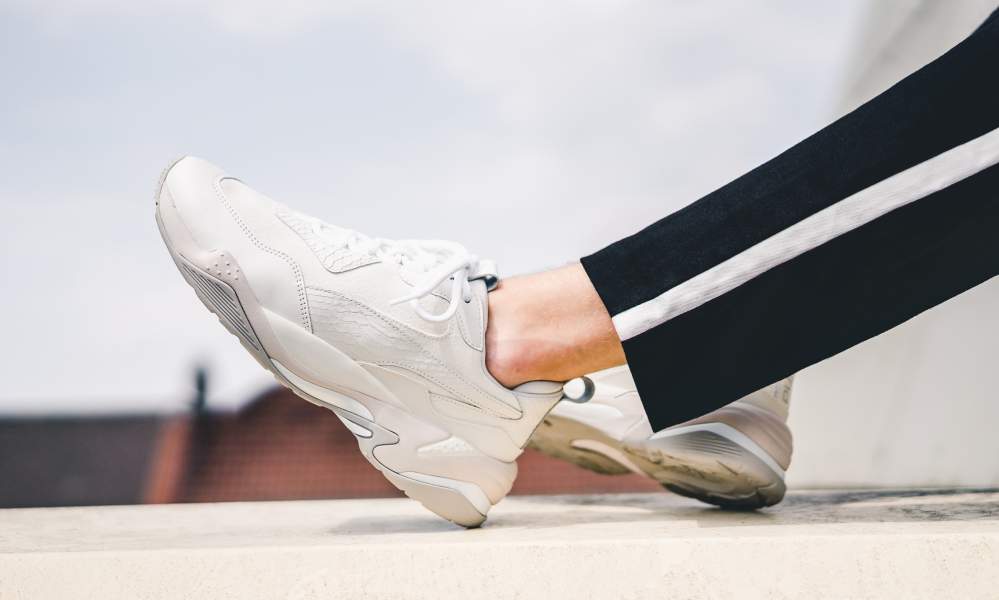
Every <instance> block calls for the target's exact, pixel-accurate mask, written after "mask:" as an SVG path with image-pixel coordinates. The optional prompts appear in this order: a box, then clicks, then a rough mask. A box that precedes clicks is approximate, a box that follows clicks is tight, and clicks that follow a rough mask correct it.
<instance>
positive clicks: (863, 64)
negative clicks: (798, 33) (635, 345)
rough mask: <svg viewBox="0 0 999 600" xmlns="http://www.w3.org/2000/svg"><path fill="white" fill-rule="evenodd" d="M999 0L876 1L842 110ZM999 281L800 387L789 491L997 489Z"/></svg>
mask: <svg viewBox="0 0 999 600" xmlns="http://www.w3.org/2000/svg"><path fill="white" fill-rule="evenodd" d="M997 7H999V2H997V1H996V0H949V1H948V2H939V1H936V0H875V1H872V2H871V3H870V6H869V14H868V15H867V17H866V18H865V19H864V26H863V28H862V29H863V31H862V33H861V34H860V36H859V39H858V43H857V44H856V45H855V50H854V56H853V59H852V61H851V62H852V66H851V68H850V69H849V70H850V72H849V74H848V75H847V77H846V78H845V80H844V85H843V96H842V100H841V105H840V110H841V111H842V112H845V111H847V110H851V109H852V108H854V107H856V106H858V105H860V104H862V103H863V102H865V101H867V100H868V99H870V98H871V97H873V96H874V95H876V94H878V93H879V92H881V91H882V90H884V89H886V88H887V87H889V86H891V85H892V84H893V83H895V82H896V81H898V80H899V79H901V78H902V77H904V76H905V75H907V74H909V73H911V72H912V71H915V70H916V69H918V68H919V67H921V66H922V65H924V64H926V63H927V62H929V61H931V60H933V59H934V58H936V57H937V56H939V55H940V54H943V53H944V52H945V51H946V50H948V49H949V48H950V47H951V46H953V45H954V44H956V43H957V42H959V41H960V40H961V39H963V38H964V37H965V36H967V35H968V34H970V33H971V32H972V31H973V30H974V29H975V28H976V27H977V26H978V25H979V24H980V23H981V22H982V21H983V20H985V18H986V17H987V16H988V15H989V13H991V12H992V11H993V10H996V8H997ZM997 306H999V279H993V280H991V281H989V282H987V283H985V284H983V285H980V286H978V287H977V288H974V289H972V290H970V291H968V292H966V293H964V294H962V295H960V296H958V297H957V298H954V299H952V300H950V301H948V302H946V303H944V304H942V305H940V306H938V307H936V308H934V309H932V310H929V311H927V312H926V313H923V314H922V315H920V316H919V317H917V318H915V319H913V320H911V321H909V322H907V323H905V324H903V325H901V326H899V327H897V328H895V329H893V330H891V331H889V332H888V333H886V334H884V335H882V336H879V337H877V338H875V339H873V340H869V341H868V342H865V343H864V344H861V345H859V346H857V347H855V348H852V349H850V350H847V351H846V352H843V353H842V354H840V355H838V356H835V357H833V358H831V359H829V360H827V361H824V362H822V363H820V364H818V365H815V366H813V367H811V368H809V369H806V370H804V371H803V372H802V373H800V374H799V376H798V377H797V378H796V379H795V390H794V393H793V396H792V402H791V419H790V425H791V430H792V431H793V432H794V436H795V446H796V447H795V457H794V461H793V463H792V466H791V469H790V471H789V472H788V484H789V485H791V486H798V487H827V486H847V487H853V486H885V487H897V486H941V485H950V486H969V485H970V486H996V485H999V442H997V441H996V438H995V435H994V434H993V424H994V423H996V422H999V394H997V393H996V390H997V389H999V370H997V369H995V368H994V365H995V363H996V357H997V356H999V311H997V310H996V307H997Z"/></svg>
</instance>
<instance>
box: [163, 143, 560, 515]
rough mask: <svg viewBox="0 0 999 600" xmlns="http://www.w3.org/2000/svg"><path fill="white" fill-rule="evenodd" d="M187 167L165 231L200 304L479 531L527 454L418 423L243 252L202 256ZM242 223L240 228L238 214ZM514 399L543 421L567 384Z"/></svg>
mask: <svg viewBox="0 0 999 600" xmlns="http://www.w3.org/2000/svg"><path fill="white" fill-rule="evenodd" d="M181 160H191V159H181ZM178 162H180V161H175V162H174V163H171V165H170V166H168V167H167V169H166V170H164V172H163V174H162V176H161V177H160V180H159V183H158V185H157V189H156V198H155V199H156V222H157V225H158V227H159V231H160V234H161V235H162V237H163V241H164V242H165V243H166V246H167V249H168V250H169V252H170V255H171V256H172V258H173V260H174V262H175V263H176V265H177V268H178V269H179V271H180V273H181V275H182V276H183V277H184V279H185V280H186V281H187V283H188V284H189V285H190V286H191V288H193V289H194V291H195V293H196V294H197V296H198V298H199V299H200V300H201V301H202V302H203V303H204V305H205V306H206V307H207V308H208V310H210V311H211V312H212V313H214V314H215V315H216V316H217V317H218V320H219V322H220V323H221V324H222V325H223V326H224V327H225V328H226V329H227V330H228V331H229V332H230V333H231V334H232V335H234V336H235V337H236V338H237V339H238V340H239V342H240V344H242V346H243V347H244V348H245V349H246V350H247V352H249V353H250V354H251V355H252V356H253V357H254V358H255V359H256V361H257V362H258V363H260V365H261V366H263V367H264V368H265V369H267V370H268V371H270V372H271V373H272V374H273V375H274V377H275V379H277V381H278V382H280V383H281V384H282V385H284V386H285V387H287V388H289V389H291V390H292V391H293V392H294V393H295V394H297V395H298V396H300V397H302V398H304V399H305V400H307V401H309V402H311V403H313V404H316V405H319V406H322V407H325V408H328V409H329V410H331V411H332V412H333V413H335V414H336V416H337V417H339V418H340V420H341V421H342V422H343V424H344V425H345V426H346V427H347V428H348V429H349V430H350V431H351V432H352V433H353V434H354V436H355V437H356V439H357V442H358V446H359V447H360V450H361V452H362V454H363V455H364V457H365V458H366V459H367V460H368V462H370V463H371V464H372V465H373V466H374V467H375V468H376V469H378V470H379V471H381V473H382V474H383V475H384V476H385V477H386V478H387V479H388V480H389V481H390V482H392V484H393V485H395V486H396V487H397V488H398V489H400V490H401V491H403V492H404V493H405V494H406V495H407V496H409V497H410V498H412V499H414V500H417V501H419V502H420V503H422V504H423V505H424V506H425V507H426V508H428V509H429V510H431V511H432V512H434V513H436V514H437V515H440V516H441V517H443V518H445V519H447V520H449V521H452V522H454V523H456V524H459V525H462V526H464V527H477V526H479V525H480V524H481V523H482V522H483V521H484V520H485V519H486V515H487V514H488V512H489V509H490V508H491V507H492V506H493V505H494V504H496V503H497V502H498V501H499V500H501V499H502V498H503V497H504V496H505V495H506V494H507V493H508V492H509V490H510V488H511V486H512V485H513V481H514V479H515V477H516V474H517V464H516V462H515V458H516V455H517V454H518V453H519V449H518V448H516V447H515V445H513V444H511V445H510V448H505V447H503V448H500V449H499V450H498V453H499V454H504V456H501V457H497V456H491V455H488V454H486V453H485V452H483V451H482V450H480V449H479V448H478V447H476V445H473V444H470V443H468V442H467V441H466V440H465V439H462V438H461V437H457V436H455V435H454V434H453V433H452V432H450V431H446V430H444V429H443V428H441V427H440V426H438V425H437V424H435V423H431V422H429V421H428V420H427V419H426V418H423V417H421V416H419V415H417V414H414V411H413V410H412V409H411V407H409V406H407V405H406V404H405V403H403V402H401V401H400V400H399V399H398V397H397V396H396V394H394V393H393V392H392V391H390V390H389V389H388V387H387V386H386V385H385V384H384V383H383V381H381V380H379V379H377V378H375V377H373V376H372V375H371V373H370V372H369V371H368V370H366V369H365V368H364V367H362V366H361V365H360V364H359V363H357V362H355V361H354V360H353V359H351V358H350V357H349V356H348V355H347V354H346V353H345V352H343V351H341V350H340V349H338V348H337V347H334V346H333V345H331V344H330V343H328V342H327V341H325V340H324V339H322V338H320V337H319V336H317V335H314V334H313V333H311V332H310V331H309V330H307V329H306V328H304V327H302V326H301V325H300V324H298V323H294V322H292V321H290V320H289V319H287V318H285V317H282V316H281V315H279V314H277V313H276V312H274V311H271V310H268V308H266V307H265V306H263V305H261V303H260V302H259V301H258V299H257V296H256V295H255V292H254V289H255V288H254V287H253V286H254V285H256V282H253V281H249V280H248V277H247V275H246V273H245V272H244V270H243V268H242V265H241V264H240V263H239V262H238V261H237V260H236V258H235V255H234V249H231V248H224V247H219V248H206V247H201V246H199V245H198V243H197V242H196V241H195V237H194V236H193V235H192V233H191V231H190V230H189V229H188V227H187V226H186V225H185V222H184V220H183V219H182V218H181V215H180V214H179V211H178V208H177V206H176V205H175V203H174V201H173V199H172V198H171V192H170V189H169V187H168V185H167V180H168V177H169V176H170V173H171V171H172V170H173V169H174V168H175V166H176V165H177V163H178ZM205 164H207V163H205ZM233 218H235V219H236V221H237V222H239V217H238V215H236V214H235V213H233ZM244 227H245V226H244ZM246 234H247V239H248V240H249V241H250V242H252V243H254V244H256V245H258V246H259V249H260V251H261V252H262V253H268V254H273V255H274V256H276V257H278V258H280V255H281V251H280V250H279V249H275V248H270V247H268V246H267V245H266V244H265V243H264V242H263V241H261V240H259V239H257V238H256V237H255V236H254V235H253V233H252V232H251V231H250V230H247V231H246ZM252 257H253V258H256V256H252ZM303 302H304V299H303ZM352 317H353V316H352V315H345V316H344V318H352ZM556 388H557V389H556ZM515 391H516V392H517V393H518V398H520V399H521V400H522V401H524V399H525V398H526V399H528V400H530V399H531V398H534V399H535V400H534V402H535V405H534V406H532V407H531V408H532V410H534V411H535V412H536V414H535V415H534V418H537V419H540V417H541V416H542V415H543V414H545V413H546V412H547V411H548V410H549V409H550V408H551V407H552V406H554V404H555V403H556V402H557V401H558V399H559V398H560V397H561V384H557V385H556V384H552V383H551V382H532V383H528V384H525V385H524V386H521V388H518V389H517V390H515ZM424 395H426V394H424ZM456 410H458V409H456ZM525 410H526V409H525ZM535 422H537V421H535ZM470 427H471V426H470ZM532 429H533V427H532ZM527 435H529V433H528V434H527ZM506 439H507V441H509V437H507V438H506Z"/></svg>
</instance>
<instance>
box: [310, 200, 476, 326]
mask: <svg viewBox="0 0 999 600" xmlns="http://www.w3.org/2000/svg"><path fill="white" fill-rule="evenodd" d="M327 227H329V226H328V225H326V224H325V223H323V222H322V221H320V220H318V219H312V231H313V232H314V233H315V234H316V235H318V236H320V237H322V238H323V239H325V240H327V241H329V242H330V243H333V244H338V245H339V246H341V247H345V248H347V249H349V250H351V251H354V252H359V253H362V254H370V255H373V256H377V257H378V258H381V259H383V260H391V261H393V262H395V263H397V264H399V265H407V264H408V265H410V266H413V267H415V268H417V269H419V270H421V271H422V272H423V273H426V274H427V277H426V278H425V280H424V281H423V283H422V284H421V285H419V286H417V287H416V289H414V290H413V291H412V292H411V293H409V294H407V295H405V296H403V297H401V298H396V299H395V300H392V301H391V304H393V305H395V304H402V303H403V302H409V305H410V306H411V307H412V308H413V310H414V311H415V312H416V314H418V315H419V316H420V317H421V318H423V319H426V320H427V321H432V322H435V323H439V322H441V321H447V320H448V319H450V318H451V317H453V316H454V313H455V312H457V310H458V303H459V302H471V301H472V286H471V284H470V283H469V278H470V277H472V276H473V275H474V274H475V272H476V271H477V270H478V266H479V258H478V257H477V256H475V255H474V254H471V253H469V252H468V250H466V249H465V247H464V246H462V245H461V244H457V243H455V242H448V241H444V240H387V239H384V238H371V237H368V236H366V235H364V234H362V233H359V232H357V231H352V230H348V229H341V228H336V229H337V230H338V231H340V232H343V233H342V237H340V238H333V237H331V236H330V235H328V234H327V231H326V230H325V229H324V228H327ZM330 229H332V228H330ZM448 278H450V279H451V299H450V301H449V302H448V306H447V309H446V310H444V312H442V313H437V314H435V313H432V312H429V311H427V310H425V309H424V308H423V307H422V306H420V298H423V297H424V296H428V295H430V294H431V293H433V291H434V290H435V289H437V286H438V285H440V284H441V282H443V281H444V280H445V279H448Z"/></svg>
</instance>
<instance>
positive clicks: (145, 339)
mask: <svg viewBox="0 0 999 600" xmlns="http://www.w3.org/2000/svg"><path fill="white" fill-rule="evenodd" d="M859 2H860V0H855V1H854V2H852V3H849V2H848V3H806V4H802V3H795V2H791V1H789V0H782V1H780V2H777V3H770V4H767V5H766V7H765V8H761V7H760V6H759V5H756V4H749V3H739V2H734V1H731V0H729V1H723V2H714V3H696V2H631V1H589V2H567V1H554V2H526V1H517V2H504V3H497V2H470V1H465V2H457V1H452V2H435V3H434V4H433V5H432V7H433V8H432V9H428V8H427V5H426V4H424V3H412V2H394V1H391V2H390V1H375V2H339V3H327V2H318V1H288V2H283V3H279V4H278V3H272V2H262V1H258V0H250V1H249V2H246V1H241V2H235V1H228V0H225V1H210V2H194V1H186V0H184V1H180V2H173V1H171V2H166V1H159V0H152V1H149V2H118V1H111V0H92V1H71V0H52V1H49V2H34V1H28V0H7V2H6V3H5V4H4V7H3V8H2V9H0V11H4V12H5V14H6V15H7V17H9V18H5V19H4V20H3V22H0V27H5V28H6V29H4V30H3V31H2V32H0V33H5V34H6V35H4V36H2V37H3V40H2V41H0V44H4V48H5V52H3V53H0V72H2V73H3V75H4V77H5V79H7V80H10V81H17V82H18V85H17V86H11V87H10V89H9V90H7V95H6V96H5V103H6V106H5V110H4V111H2V112H0V130H2V131H4V133H5V135H4V137H3V139H2V140H0V160H2V161H3V163H4V165H5V174H9V175H8V176H6V177H5V178H4V179H3V181H0V202H3V205H4V206H5V208H6V207H8V206H11V207H14V208H13V209H12V210H11V211H10V213H9V214H10V215H12V216H11V217H9V218H8V219H5V221H4V223H3V225H0V227H2V228H3V229H2V230H0V234H2V236H0V237H2V238H3V240H4V244H5V246H4V254H5V255H6V257H5V258H4V259H3V261H2V262H3V268H4V273H5V276H6V277H7V280H8V281H13V282H23V284H22V285H16V286H11V287H13V288H14V291H13V292H11V293H8V294H6V295H5V297H4V298H2V299H0V302H2V304H0V308H2V309H3V310H4V313H5V314H6V315H17V317H16V318H12V317H10V316H8V317H5V319H6V320H5V322H4V325H5V327H6V329H7V330H8V331H15V330H16V331H17V337H19V339H22V340H23V342H22V343H21V344H19V345H18V347H17V349H16V350H14V349H13V346H10V345H8V347H9V348H11V349H9V350H7V351H6V352H8V354H5V355H2V356H0V360H2V361H4V363H5V364H7V365H14V366H15V367H16V368H15V371H16V372H17V373H18V376H17V377H16V378H13V380H12V381H9V382H7V384H6V385H5V388H4V390H3V392H0V394H3V395H4V397H6V398H8V402H9V401H10V400H9V399H13V398H19V399H20V400H21V402H22V405H23V404H25V403H27V404H33V403H37V402H43V399H46V398H47V399H51V398H59V397H63V398H65V397H78V396H90V397H102V398H119V399H120V398H124V399H129V398H137V397H149V398H173V402H174V404H173V405H174V406H175V405H176V402H177V401H178V400H177V399H178V398H181V399H183V398H184V394H185V393H186V392H184V390H185V389H186V385H187V379H186V378H187V377H188V374H189V369H190V365H191V363H192V362H193V361H195V360H198V359H201V358H203V357H208V358H209V359H210V360H212V361H213V362H214V363H215V364H216V365H219V369H218V373H217V375H218V376H217V379H216V384H217V385H216V387H215V389H216V390H217V395H216V399H219V400H228V401H232V400H233V399H239V398H245V396H246V389H247V386H251V385H259V382H260V380H261V379H260V376H261V371H260V369H259V368H258V367H257V366H256V365H254V364H253V362H252V360H251V359H249V358H248V357H245V356H243V355H242V354H241V352H242V351H241V349H240V348H239V347H238V345H236V344H235V343H234V342H233V341H232V340H231V339H230V338H229V336H226V335H225V334H224V333H223V332H222V331H221V330H219V328H218V327H217V326H216V325H215V324H214V322H212V320H211V318H210V316H208V315H207V313H205V312H204V311H203V310H202V309H201V308H200V307H199V306H198V304H197V301H196V300H195V299H194V297H193V294H191V293H190V291H189V290H187V289H186V288H185V286H184V283H183V282H182V281H181V280H180V278H179V277H177V275H176V273H175V272H173V267H172V265H171V264H170V262H169V259H168V258H167V256H166V254H165V252H164V251H163V249H162V247H161V244H160V242H159V240H158V239H157V236H156V232H155V229H154V227H153V225H152V220H151V216H150V212H149V211H150V207H149V194H150V192H149V189H150V186H151V184H152V181H153V180H154V179H155V176H156V174H157V172H158V170H159V169H160V168H162V166H163V163H164V162H165V161H166V160H168V159H169V158H170V157H172V156H174V155H176V154H178V153H185V152H195V153H199V154H202V155H204V156H205V157H206V158H209V159H212V160H215V161H217V162H220V163H221V164H222V165H223V166H225V167H226V168H228V169H230V170H231V171H233V172H234V173H235V174H238V175H240V176H241V177H244V178H245V179H247V180H248V181H249V182H250V183H251V184H253V185H255V186H257V187H259V188H261V189H263V190H264V191H265V192H272V193H274V194H275V195H276V196H278V197H280V198H281V199H283V200H286V201H288V202H289V203H290V204H294V205H296V206H297V207H300V208H301V209H303V210H305V211H307V212H312V213H314V214H317V215H319V216H322V217H325V218H327V219H330V220H332V221H336V222H338V223H341V224H345V225H347V226H352V227H355V228H357V229H360V230H362V231H367V232H371V233H373V234H376V235H382V236H386V237H407V238H411V237H429V238H446V239H457V240H459V241H461V242H462V243H464V244H465V245H467V246H469V247H470V248H471V249H472V250H473V251H475V252H476V253H478V254H480V255H483V256H490V257H493V258H496V259H497V260H498V261H499V262H500V267H501V270H502V272H503V273H504V274H512V273H517V272H523V271H529V270H536V269H541V268H545V267H548V266H552V265H556V264H560V263H562V262H565V261H568V260H572V259H575V258H577V257H579V256H580V255H582V254H584V253H587V252H590V251H592V250H595V249H597V248H599V247H600V246H601V245H603V244H606V243H609V242H611V241H612V240H614V239H616V238H619V237H621V236H623V235H626V234H628V233H631V232H632V231H634V230H636V229H638V228H640V227H642V226H644V225H646V224H648V223H649V222H651V221H653V220H655V219H658V218H660V217H662V216H664V215H665V214H667V213H668V212H670V211H672V210H675V209H676V208H679V207H680V206H682V205H684V204H686V203H688V202H690V201H691V200H694V199H696V198H697V197H698V195H700V194H703V193H705V192H708V191H710V190H711V189H712V188H714V187H716V186H718V185H720V184H722V183H724V182H726V181H727V180H729V179H731V178H732V177H734V176H736V175H738V174H739V173H740V172H742V171H745V170H746V169H748V168H750V167H752V166H754V164H755V163H757V162H760V161H762V160H765V159H766V158H768V157H769V156H770V155H772V154H775V153H776V152H778V151H780V150H782V149H783V148H784V147H785V146H787V145H788V144H790V143H793V142H794V141H796V140H797V139H798V138H800V137H802V136H804V135H806V134H808V133H809V132H810V131H811V130H812V129H814V128H816V127H817V126H818V125H820V124H821V123H822V121H823V120H824V119H825V117H826V116H827V115H828V113H829V110H830V109H831V107H832V106H833V105H834V101H835V97H834V92H835V85H836V83H837V81H838V76H839V71H838V69H839V65H840V61H841V58H842V55H843V51H844V49H845V48H846V36H847V34H848V31H849V29H848V26H849V22H850V17H851V11H852V10H854V9H855V7H856V6H857V5H859ZM851 7H852V8H851ZM25 256H30V258H29V259H24V258H22V257H25ZM150 314H155V319H153V320H151V321H150V320H149V315H150ZM144 319H145V320H146V321H148V322H147V323H145V324H144V323H143V321H144ZM8 321H11V322H10V323H8ZM52 347H57V348H59V350H57V351H52V350H51V348H52ZM46 354H47V355H48V356H49V360H48V361H45V362H44V364H43V363H42V362H41V361H38V360H37V359H35V358H33V357H35V356H41V355H46ZM53 368H54V369H55V370H56V371H58V372H59V374H60V375H59V376H58V377H52V376H50V375H49V373H50V371H51V370H52V369H53ZM44 401H45V402H49V401H50V400H44ZM95 402H96V404H95V405H100V403H99V402H97V401H96V400H95ZM115 402H118V403H119V404H115ZM123 402H124V401H111V400H107V401H104V404H105V405H108V403H111V404H114V405H123ZM88 405H89V404H88Z"/></svg>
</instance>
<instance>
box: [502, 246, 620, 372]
mask: <svg viewBox="0 0 999 600" xmlns="http://www.w3.org/2000/svg"><path fill="white" fill-rule="evenodd" d="M620 364H624V351H623V349H622V348H621V343H620V341H619V339H618V337H617V333H616V331H615V330H614V326H613V323H612V322H611V319H610V316H609V315H608V314H607V310H606V309H605V308H604V306H603V303H602V302H601V300H600V298H599V296H598V295H597V293H596V290H594V289H593V285H592V284H591V283H590V280H589V278H588V277H587V276H586V273H585V271H584V270H583V268H582V266H581V265H579V264H573V265H569V266H567V267H563V268H560V269H556V270H553V271H547V272H542V273H535V274H532V275H525V276H520V277H513V278H510V279H504V280H503V281H502V282H501V283H500V286H499V287H498V288H497V289H496V290H494V291H493V292H491V293H490V294H489V322H488V325H487V328H486V368H487V369H488V370H489V372H490V373H491V374H492V375H493V377H495V378H496V380H497V381H499V382H500V383H501V384H503V385H505V386H506V387H510V388H512V387H515V386H517V385H520V384H521V383H524V382H527V381H534V380H551V381H567V380H569V379H572V378H574V377H579V376H581V375H585V374H586V373H591V372H593V371H598V370H600V369H605V368H608V367H612V366H616V365H620Z"/></svg>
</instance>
